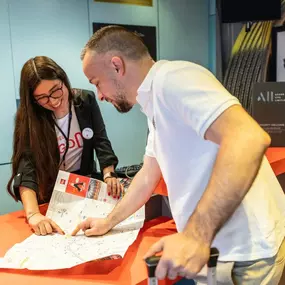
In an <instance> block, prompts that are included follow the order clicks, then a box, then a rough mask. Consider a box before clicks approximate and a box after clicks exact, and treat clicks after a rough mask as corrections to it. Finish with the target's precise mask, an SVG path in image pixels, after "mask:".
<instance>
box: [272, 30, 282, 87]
mask: <svg viewBox="0 0 285 285" xmlns="http://www.w3.org/2000/svg"><path fill="white" fill-rule="evenodd" d="M270 73H271V74H270V80H271V81H277V82H285V27H284V26H282V27H273V28H272V64H271V72H270Z"/></svg>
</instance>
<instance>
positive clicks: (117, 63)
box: [111, 56, 125, 75]
mask: <svg viewBox="0 0 285 285" xmlns="http://www.w3.org/2000/svg"><path fill="white" fill-rule="evenodd" d="M111 64H112V68H113V69H114V71H115V72H116V73H118V74H119V75H124V73H125V64H124V61H123V59H122V58H121V57H119V56H113V57H112V59H111Z"/></svg>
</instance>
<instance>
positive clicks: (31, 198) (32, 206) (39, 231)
mask: <svg viewBox="0 0 285 285" xmlns="http://www.w3.org/2000/svg"><path fill="white" fill-rule="evenodd" d="M20 196H21V200H22V203H23V206H24V210H25V213H26V217H27V221H28V223H29V225H30V226H31V228H32V229H33V230H34V232H35V234H36V235H46V234H51V233H52V232H58V233H59V234H64V232H63V230H62V229H61V228H60V227H59V226H58V225H57V224H56V223H55V222H53V221H52V220H51V219H49V218H47V217H46V216H44V215H42V214H41V213H40V210H39V204H38V201H37V195H36V192H35V191H34V190H32V189H29V188H27V187H22V186H20Z"/></svg>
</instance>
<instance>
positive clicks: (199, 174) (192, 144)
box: [137, 61, 285, 261]
mask: <svg viewBox="0 0 285 285" xmlns="http://www.w3.org/2000/svg"><path fill="white" fill-rule="evenodd" d="M137 101H138V103H139V104H140V105H141V107H142V111H143V112H144V113H145V114H146V115H147V117H148V125H149V129H150V134H149V137H148V144H147V147H146V153H145V154H146V155H147V156H151V157H155V158H156V160H157V162H158V164H159V166H160V168H161V171H162V175H163V177H164V180H165V182H166V185H167V189H168V195H169V202H170V207H171V211H172V215H173V218H174V220H175V223H176V226H177V229H178V231H179V232H180V231H182V230H183V229H184V227H185V225H186V223H187V221H188V219H189V217H190V216H191V214H192V212H193V211H194V209H195V207H196V205H197V203H198V201H199V199H200V198H201V196H202V195H203V193H204V191H205V189H206V186H207V184H208V181H209V179H210V176H211V173H212V170H213V165H214V163H215V159H216V155H217V152H218V149H219V146H218V145H216V144H215V143H213V142H211V141H207V140H205V139H204V135H205V132H206V131H207V129H208V127H209V126H210V125H211V124H212V123H213V122H214V121H215V119H216V118H217V117H219V115H220V114H222V113H223V112H224V111H225V110H226V109H227V108H229V107H230V106H232V105H235V104H240V103H239V101H238V99H237V98H236V97H234V96H232V95H231V94H229V92H228V91H227V90H226V89H225V88H224V87H223V86H222V84H220V82H219V81H218V80H217V79H216V78H215V77H214V75H213V74H212V73H210V72H209V71H208V70H207V69H205V68H203V67H201V66H199V65H196V64H194V63H190V62H183V61H172V62H170V61H159V62H157V63H156V64H155V65H154V66H153V67H152V68H151V70H150V72H149V73H148V75H147V77H146V78H145V80H144V81H143V83H142V84H141V86H140V88H139V89H138V96H137ZM233 135H234V134H233ZM225 171H226V170H225ZM237 175H238V173H237ZM201 226H203V225H201ZM284 236H285V195H284V193H283V191H282V189H281V187H280V185H279V183H278V181H277V179H276V177H275V175H274V173H273V171H272V169H271V167H270V165H269V163H268V161H267V159H266V158H265V157H264V159H263V161H262V164H261V168H260V171H259V173H258V175H257V177H256V179H255V181H254V183H253V185H252V187H251V189H250V190H249V192H248V193H247V195H246V196H245V198H244V199H243V201H242V203H241V205H240V206H239V207H238V208H237V210H236V211H235V213H234V214H233V215H232V217H231V218H230V219H229V220H228V221H227V222H226V223H225V224H224V226H223V227H222V229H221V230H220V231H219V232H218V234H217V235H216V237H215V239H214V241H213V246H215V247H217V248H218V249H219V251H220V258H219V260H221V261H249V260H255V259H259V258H266V257H271V256H274V255H275V254H276V252H277V251H278V248H279V246H280V244H281V242H282V240H283V239H284Z"/></svg>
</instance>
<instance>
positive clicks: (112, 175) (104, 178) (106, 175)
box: [103, 172, 118, 181]
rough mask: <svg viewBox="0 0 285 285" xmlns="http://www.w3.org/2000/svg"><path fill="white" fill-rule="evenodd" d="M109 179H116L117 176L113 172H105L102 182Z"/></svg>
mask: <svg viewBox="0 0 285 285" xmlns="http://www.w3.org/2000/svg"><path fill="white" fill-rule="evenodd" d="M111 177H115V178H118V175H117V173H115V172H107V173H106V174H104V177H103V180H104V181H105V180H106V179H107V178H111Z"/></svg>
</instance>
